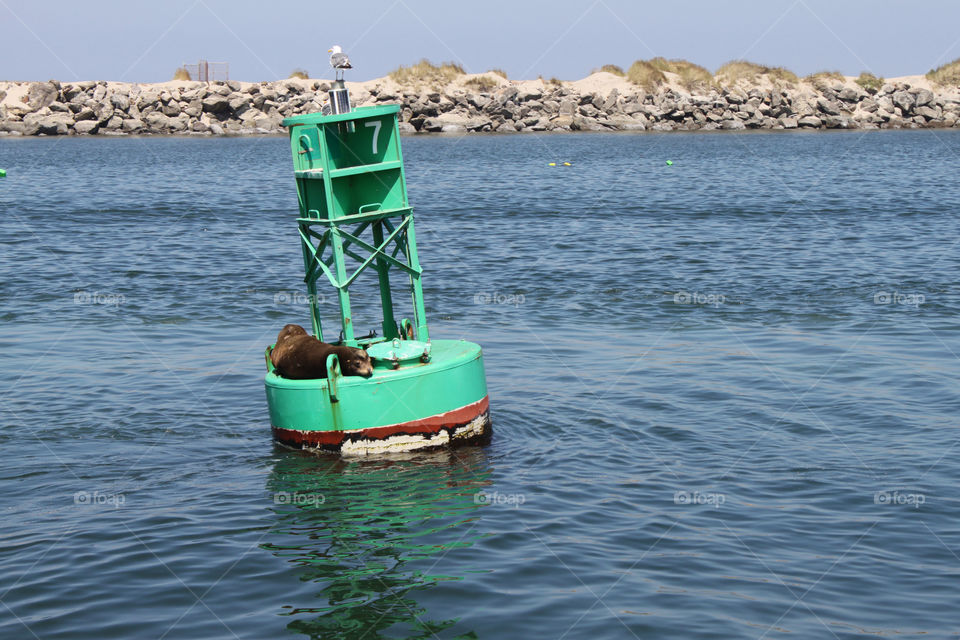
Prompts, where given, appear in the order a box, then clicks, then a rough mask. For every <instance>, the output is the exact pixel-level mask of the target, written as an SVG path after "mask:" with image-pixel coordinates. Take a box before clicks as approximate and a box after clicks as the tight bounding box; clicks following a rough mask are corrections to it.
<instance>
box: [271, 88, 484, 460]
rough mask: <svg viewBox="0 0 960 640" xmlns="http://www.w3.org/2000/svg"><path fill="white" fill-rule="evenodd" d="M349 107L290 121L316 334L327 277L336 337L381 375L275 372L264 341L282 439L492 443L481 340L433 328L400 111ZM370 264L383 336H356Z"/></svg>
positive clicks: (373, 446)
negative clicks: (403, 297) (401, 308)
mask: <svg viewBox="0 0 960 640" xmlns="http://www.w3.org/2000/svg"><path fill="white" fill-rule="evenodd" d="M341 91H343V92H345V91H346V89H341ZM331 93H333V92H331ZM341 103H342V104H344V105H346V106H345V109H344V110H345V111H346V112H345V113H333V114H329V115H323V114H320V113H314V114H307V115H301V116H296V117H291V118H286V119H285V120H284V121H283V126H284V127H287V129H288V130H289V133H290V146H291V151H292V155H293V168H294V172H293V173H294V177H295V179H296V185H297V196H298V199H299V205H300V206H299V214H300V215H299V217H298V218H297V221H296V222H297V229H298V235H299V239H300V246H301V250H302V253H303V264H304V271H305V273H306V276H305V277H304V282H306V288H307V293H308V298H307V299H308V300H309V302H310V319H311V323H312V328H313V335H314V336H316V337H317V338H319V339H320V340H323V339H324V332H323V327H322V326H321V321H320V308H319V306H318V304H317V300H318V296H317V288H318V283H321V282H328V283H329V284H330V285H331V286H332V287H333V289H334V292H335V295H336V299H337V301H338V303H339V307H340V309H339V311H340V327H339V335H340V340H339V342H338V344H344V345H347V346H352V347H360V348H363V349H366V350H367V353H368V354H369V356H370V358H371V361H372V363H373V367H374V373H373V375H372V376H371V377H369V378H363V377H360V376H344V375H342V373H341V372H340V369H339V367H338V366H336V365H334V366H332V367H331V366H328V367H327V369H328V372H329V377H328V378H322V379H316V380H292V379H288V378H284V377H281V376H279V375H277V373H276V372H275V371H274V368H273V365H272V364H271V362H270V352H271V349H272V348H273V346H272V345H271V346H270V347H267V351H266V362H267V375H266V378H265V381H264V382H265V386H266V392H267V406H268V408H269V411H270V423H271V426H272V429H273V435H274V438H275V439H276V440H277V441H278V442H280V443H281V444H284V445H287V446H290V447H294V448H297V449H306V450H310V451H331V452H338V453H341V454H343V455H377V454H381V453H393V452H402V451H413V450H422V449H433V448H440V447H446V446H455V445H459V444H477V443H483V442H486V441H487V440H489V438H490V435H491V426H490V413H489V398H488V396H487V382H486V377H485V375H484V370H483V354H482V352H481V349H480V345H477V344H474V343H473V342H468V341H466V340H431V338H430V335H429V332H428V330H427V319H426V314H425V311H424V302H423V289H422V286H421V281H420V279H421V273H422V269H421V267H420V261H419V258H418V256H417V244H416V237H415V234H414V220H413V208H412V207H411V206H410V203H409V201H408V200H407V185H406V179H405V176H404V167H403V156H402V154H401V151H400V132H399V128H398V124H397V114H398V113H399V112H400V107H399V106H398V105H378V106H372V107H360V108H357V109H353V110H351V109H350V107H349V99H344V100H339V101H338V103H337V105H338V108H340V104H341ZM371 272H373V273H374V274H375V275H376V278H377V281H378V283H379V288H380V307H381V308H380V311H381V312H382V315H381V316H380V317H381V318H382V320H381V324H380V327H379V329H380V330H381V334H380V335H379V336H375V335H371V336H357V335H356V333H355V331H354V321H353V318H354V316H353V309H352V307H351V298H350V286H351V285H352V284H353V283H354V282H355V281H356V279H357V277H358V276H360V275H361V274H364V275H370V273H371ZM392 275H400V276H402V277H405V279H407V280H408V282H407V283H405V284H404V286H403V289H404V290H405V291H406V292H407V293H408V294H409V295H411V298H410V301H411V302H412V305H411V306H412V316H413V318H412V320H409V319H406V318H404V319H402V320H401V321H400V323H398V322H397V320H396V317H395V312H394V301H393V296H392V288H391V276H392ZM333 335H334V336H336V335H337V333H333ZM331 357H335V356H331Z"/></svg>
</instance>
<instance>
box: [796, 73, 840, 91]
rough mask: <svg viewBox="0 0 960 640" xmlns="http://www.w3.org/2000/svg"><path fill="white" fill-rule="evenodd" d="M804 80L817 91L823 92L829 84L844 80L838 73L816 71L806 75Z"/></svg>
mask: <svg viewBox="0 0 960 640" xmlns="http://www.w3.org/2000/svg"><path fill="white" fill-rule="evenodd" d="M804 80H806V81H807V82H809V83H810V84H812V85H813V86H814V88H816V89H817V90H818V91H823V90H824V89H825V88H826V87H827V86H829V84H830V83H832V82H843V81H844V80H846V78H844V77H843V74H842V73H840V72H839V71H817V72H816V73H811V74H810V75H808V76H807V77H806V78H804Z"/></svg>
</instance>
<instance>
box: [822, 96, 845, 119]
mask: <svg viewBox="0 0 960 640" xmlns="http://www.w3.org/2000/svg"><path fill="white" fill-rule="evenodd" d="M817 108H818V109H820V111H822V112H824V113H826V114H828V115H831V116H838V115H840V105H838V104H837V103H836V102H832V101H830V100H827V99H826V98H817Z"/></svg>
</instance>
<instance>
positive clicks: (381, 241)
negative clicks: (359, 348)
mask: <svg viewBox="0 0 960 640" xmlns="http://www.w3.org/2000/svg"><path fill="white" fill-rule="evenodd" d="M361 215H362V216H363V217H369V219H367V220H363V221H357V220H356V219H355V218H357V217H358V216H350V217H351V218H354V220H351V221H350V222H349V223H346V224H342V222H343V221H342V220H337V219H332V220H318V219H314V218H298V219H297V223H298V225H299V231H300V240H301V244H302V246H303V259H304V271H305V273H306V276H305V277H304V282H306V284H307V291H308V292H309V294H310V305H311V309H310V315H311V319H312V321H313V329H314V334H315V335H317V336H321V339H322V336H323V333H322V326H321V322H320V309H319V305H318V304H317V280H318V279H320V277H321V276H322V275H325V276H326V277H327V280H329V282H330V284H331V285H333V287H334V288H335V289H336V291H337V296H338V298H339V302H340V310H341V319H342V330H343V339H344V342H345V343H346V344H351V345H353V344H356V342H357V341H356V339H355V336H354V331H353V322H352V320H351V318H352V314H351V309H350V291H349V289H350V285H351V284H352V283H353V282H354V281H355V280H356V279H357V276H359V275H360V274H361V273H362V272H363V271H364V270H366V269H367V268H368V267H372V268H373V269H374V270H375V271H376V272H377V277H378V279H379V281H380V298H381V305H382V307H383V325H382V328H383V335H384V337H386V338H388V339H390V338H395V337H398V335H399V333H398V330H397V324H396V319H395V318H394V314H393V299H392V297H391V293H390V273H389V272H390V268H391V267H395V268H397V269H400V270H401V271H403V272H404V273H406V274H407V275H408V276H409V278H410V288H411V293H412V294H413V312H414V325H415V326H416V327H417V339H418V340H424V341H426V340H429V331H428V329H427V322H426V312H425V310H424V306H423V289H422V284H421V282H420V276H421V273H422V269H421V268H420V263H419V260H418V258H417V251H416V240H415V238H414V224H413V213H412V211H410V210H407V211H405V212H402V213H397V214H392V215H391V214H386V215H384V214H382V213H379V212H376V213H370V214H361ZM391 217H399V218H400V220H399V222H398V223H397V224H396V225H395V224H394V223H393V222H392V221H391V219H390V218H391ZM357 222H359V224H357V225H356V226H355V227H354V228H353V229H352V230H351V231H347V230H346V228H345V227H346V226H347V224H353V223H357ZM318 226H319V227H325V230H324V231H323V232H322V233H321V232H318V231H317V230H315V229H314V227H318ZM368 229H369V230H370V232H371V235H372V240H373V242H372V243H371V242H367V241H366V240H364V239H363V238H362V237H361V236H362V235H363V234H364V232H365V231H367V230H368ZM391 245H392V250H391ZM398 256H402V257H403V258H404V260H400V259H398ZM347 257H349V258H351V259H352V260H354V261H356V262H357V263H359V266H357V267H356V268H355V269H354V270H353V271H352V272H351V271H349V269H348V265H347V263H346V260H345V258H347Z"/></svg>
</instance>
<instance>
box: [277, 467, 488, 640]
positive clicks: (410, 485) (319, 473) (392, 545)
mask: <svg viewBox="0 0 960 640" xmlns="http://www.w3.org/2000/svg"><path fill="white" fill-rule="evenodd" d="M278 456H279V457H278V459H277V461H276V463H275V465H274V469H273V472H272V473H271V474H270V477H269V479H268V481H267V490H268V491H269V492H270V493H271V494H272V495H273V500H274V503H275V506H274V511H275V512H276V515H277V524H276V525H275V526H274V527H273V534H272V535H271V538H272V540H271V541H270V542H268V543H266V544H263V545H262V547H263V548H264V549H267V550H269V551H271V552H272V553H274V554H275V555H276V556H278V557H280V558H283V559H284V560H286V561H288V562H290V563H292V564H293V565H295V566H296V567H297V569H298V571H299V574H300V580H301V581H304V582H314V583H316V584H317V585H319V586H320V590H319V591H317V592H316V601H315V602H308V603H304V602H299V603H295V604H291V605H288V606H286V607H284V609H285V610H284V612H283V614H282V615H287V616H294V617H295V618H296V619H295V620H293V621H292V622H290V623H289V624H288V625H287V628H288V629H289V630H291V631H294V632H298V633H302V634H305V635H307V636H310V637H312V638H330V637H343V638H364V639H374V638H388V637H410V638H431V637H434V634H437V633H439V632H441V631H443V630H445V629H448V628H450V627H451V626H453V625H454V624H456V623H457V621H458V618H448V619H443V620H429V619H428V615H427V611H426V610H425V609H424V608H423V607H422V606H421V605H419V604H418V603H417V600H416V595H417V592H418V591H422V590H425V589H432V588H434V587H436V586H437V585H439V584H440V583H443V582H448V581H451V580H462V579H463V576H462V575H446V574H443V573H434V568H435V567H437V566H438V565H439V564H440V563H441V561H442V560H443V559H444V557H445V556H446V555H447V554H448V553H450V552H452V551H455V550H456V549H459V548H466V547H469V546H471V545H472V544H473V543H474V542H475V541H476V540H478V539H479V538H480V537H481V534H479V533H477V531H478V530H479V529H478V528H477V527H476V526H475V525H476V524H477V520H478V518H479V516H480V513H479V511H478V510H477V508H478V506H479V505H478V504H476V501H475V500H474V496H475V494H476V493H477V492H478V491H481V490H482V489H483V488H484V487H485V486H486V485H488V484H489V480H488V478H489V476H490V465H489V462H488V461H487V459H486V457H485V453H484V451H483V449H480V448H466V449H460V450H457V451H455V452H451V451H444V452H438V453H432V454H420V455H416V456H410V457H406V458H403V459H391V460H371V461H356V462H347V461H344V460H343V459H339V458H329V457H317V456H314V455H310V454H305V453H301V452H292V451H287V450H283V449H280V448H278ZM480 570H482V567H469V566H467V567H466V568H463V569H461V570H460V571H459V572H460V573H467V572H472V571H480ZM458 637H476V636H475V634H474V633H472V632H469V633H466V634H461V635H460V636H458Z"/></svg>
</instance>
